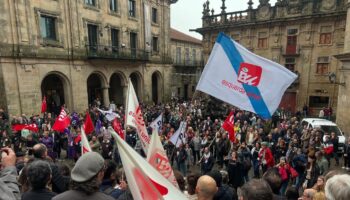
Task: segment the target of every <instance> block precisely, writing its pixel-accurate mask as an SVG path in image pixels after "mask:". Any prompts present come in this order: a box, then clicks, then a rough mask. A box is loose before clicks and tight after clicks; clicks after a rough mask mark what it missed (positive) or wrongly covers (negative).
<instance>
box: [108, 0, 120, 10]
mask: <svg viewBox="0 0 350 200" xmlns="http://www.w3.org/2000/svg"><path fill="white" fill-rule="evenodd" d="M117 1H118V0H110V2H109V9H110V10H111V11H112V12H117V11H118V4H117V3H118V2H117Z"/></svg>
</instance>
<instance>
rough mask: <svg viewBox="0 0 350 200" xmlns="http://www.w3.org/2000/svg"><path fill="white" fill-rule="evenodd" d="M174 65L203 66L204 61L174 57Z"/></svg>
mask: <svg viewBox="0 0 350 200" xmlns="http://www.w3.org/2000/svg"><path fill="white" fill-rule="evenodd" d="M174 65H175V66H189V67H203V66H204V61H203V60H192V59H182V60H177V59H174Z"/></svg>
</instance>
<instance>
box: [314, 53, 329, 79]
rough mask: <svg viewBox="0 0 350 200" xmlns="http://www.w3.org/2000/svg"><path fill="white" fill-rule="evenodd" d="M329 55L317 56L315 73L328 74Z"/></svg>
mask: <svg viewBox="0 0 350 200" xmlns="http://www.w3.org/2000/svg"><path fill="white" fill-rule="evenodd" d="M328 65H329V57H328V56H324V57H318V58H317V64H316V74H320V75H325V74H328Z"/></svg>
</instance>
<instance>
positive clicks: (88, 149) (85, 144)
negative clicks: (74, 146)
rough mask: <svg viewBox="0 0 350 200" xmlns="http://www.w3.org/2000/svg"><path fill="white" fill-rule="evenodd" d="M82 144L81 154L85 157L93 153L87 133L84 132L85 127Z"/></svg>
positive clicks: (82, 129)
mask: <svg viewBox="0 0 350 200" xmlns="http://www.w3.org/2000/svg"><path fill="white" fill-rule="evenodd" d="M80 137H81V142H80V145H81V154H82V155H83V154H84V153H86V152H91V151H92V150H91V147H90V144H89V141H88V139H87V137H86V134H85V131H84V127H81V136H80Z"/></svg>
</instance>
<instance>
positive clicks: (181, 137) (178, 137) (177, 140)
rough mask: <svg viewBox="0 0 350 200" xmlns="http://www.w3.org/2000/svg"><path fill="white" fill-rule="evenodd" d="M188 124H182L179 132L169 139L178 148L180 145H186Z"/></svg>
mask: <svg viewBox="0 0 350 200" xmlns="http://www.w3.org/2000/svg"><path fill="white" fill-rule="evenodd" d="M186 124H187V123H186V122H181V123H180V126H179V128H178V129H177V131H175V133H174V134H173V135H172V136H171V137H170V139H169V141H170V142H171V143H173V144H174V145H175V146H176V147H179V146H180V144H185V143H186V137H185V132H186Z"/></svg>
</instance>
